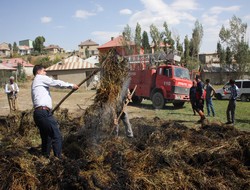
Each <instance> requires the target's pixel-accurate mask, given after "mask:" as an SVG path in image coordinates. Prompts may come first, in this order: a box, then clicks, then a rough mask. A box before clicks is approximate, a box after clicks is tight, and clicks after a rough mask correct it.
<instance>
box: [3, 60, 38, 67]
mask: <svg viewBox="0 0 250 190" xmlns="http://www.w3.org/2000/svg"><path fill="white" fill-rule="evenodd" d="M2 61H3V62H2V63H3V65H5V66H7V67H12V68H13V67H14V68H16V67H17V66H18V63H20V64H21V65H22V66H23V67H34V65H32V64H30V63H28V62H26V61H24V60H23V59H22V58H11V59H2Z"/></svg>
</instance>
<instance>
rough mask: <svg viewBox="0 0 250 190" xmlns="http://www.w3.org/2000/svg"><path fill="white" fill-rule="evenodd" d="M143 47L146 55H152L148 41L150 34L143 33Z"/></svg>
mask: <svg viewBox="0 0 250 190" xmlns="http://www.w3.org/2000/svg"><path fill="white" fill-rule="evenodd" d="M142 47H143V49H144V53H150V52H151V49H150V44H149V40H148V33H147V32H146V31H144V32H143V34H142Z"/></svg>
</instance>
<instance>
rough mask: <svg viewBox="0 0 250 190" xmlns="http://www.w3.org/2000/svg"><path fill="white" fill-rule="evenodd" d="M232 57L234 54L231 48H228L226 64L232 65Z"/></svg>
mask: <svg viewBox="0 0 250 190" xmlns="http://www.w3.org/2000/svg"><path fill="white" fill-rule="evenodd" d="M232 56H233V54H232V51H231V49H230V47H227V48H226V64H229V65H230V64H232Z"/></svg>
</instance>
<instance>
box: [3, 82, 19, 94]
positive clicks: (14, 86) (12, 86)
mask: <svg viewBox="0 0 250 190" xmlns="http://www.w3.org/2000/svg"><path fill="white" fill-rule="evenodd" d="M13 90H14V91H15V92H19V88H18V85H17V83H13V84H10V83H9V84H6V85H5V93H6V94H9V93H10V92H12V91H13Z"/></svg>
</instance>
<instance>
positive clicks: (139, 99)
mask: <svg viewBox="0 0 250 190" xmlns="http://www.w3.org/2000/svg"><path fill="white" fill-rule="evenodd" d="M132 102H133V104H137V105H138V104H140V103H141V102H142V97H140V96H133V97H132Z"/></svg>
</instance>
